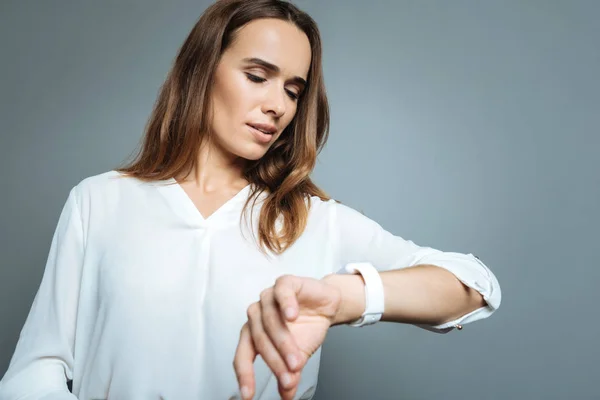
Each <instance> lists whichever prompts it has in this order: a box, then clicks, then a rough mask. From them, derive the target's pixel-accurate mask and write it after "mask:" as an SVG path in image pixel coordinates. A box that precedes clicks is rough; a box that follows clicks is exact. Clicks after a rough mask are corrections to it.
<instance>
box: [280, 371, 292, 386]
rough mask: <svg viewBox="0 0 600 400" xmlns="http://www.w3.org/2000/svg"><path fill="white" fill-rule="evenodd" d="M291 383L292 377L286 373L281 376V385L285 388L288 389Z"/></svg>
mask: <svg viewBox="0 0 600 400" xmlns="http://www.w3.org/2000/svg"><path fill="white" fill-rule="evenodd" d="M290 383H292V377H291V376H290V374H288V373H287V372H284V373H283V374H281V384H282V385H283V386H285V387H288V386H289V385H290Z"/></svg>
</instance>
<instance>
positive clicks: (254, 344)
mask: <svg viewBox="0 0 600 400" xmlns="http://www.w3.org/2000/svg"><path fill="white" fill-rule="evenodd" d="M328 121H329V115H328V105H327V99H326V96H325V90H324V86H323V77H322V65H321V42H320V38H319V33H318V30H317V26H316V25H315V23H314V21H313V20H312V19H311V18H310V17H309V16H308V15H306V14H305V13H303V12H301V11H300V10H298V9H297V8H296V7H295V6H293V5H291V4H289V3H286V2H282V1H277V0H253V1H242V0H223V1H218V2H217V3H216V4H214V5H213V6H211V7H210V8H209V9H207V10H206V12H205V13H204V14H203V16H202V17H201V18H200V19H199V21H198V23H197V24H196V26H195V27H194V28H193V30H192V31H191V33H190V35H189V37H188V38H187V40H186V41H185V43H184V44H183V46H182V48H181V49H180V52H179V54H178V56H177V58H176V60H175V63H174V66H173V68H172V70H171V72H170V74H169V76H168V78H167V80H166V82H165V84H164V86H163V88H162V90H161V92H160V95H159V97H158V100H157V103H156V106H155V108H154V111H153V113H152V115H151V118H150V121H149V123H148V126H147V132H146V136H145V142H144V144H143V147H142V149H141V152H140V154H139V156H138V157H137V158H136V160H135V161H134V162H132V163H131V164H130V165H128V166H126V167H124V168H121V169H119V170H115V171H110V172H107V173H103V174H100V175H97V176H93V177H89V178H87V179H85V180H83V181H82V182H80V183H79V184H78V185H76V186H75V187H74V188H73V189H72V190H71V192H70V194H69V196H68V199H67V201H66V204H65V206H64V208H63V211H62V213H61V216H60V219H59V222H58V226H57V229H56V232H55V235H54V238H53V241H52V245H51V249H50V254H49V257H48V261H47V265H46V268H45V273H44V277H43V279H42V282H41V285H40V288H39V291H38V293H37V295H36V298H35V300H34V302H33V306H32V308H31V311H30V314H29V316H28V318H27V321H26V323H25V326H24V327H23V330H22V332H21V336H20V338H19V341H18V344H17V347H16V350H15V353H14V356H13V358H12V360H11V364H10V367H9V369H8V371H7V372H6V375H5V376H4V378H3V380H2V382H1V383H0V399H2V400H5V399H47V400H48V399H53V400H57V399H65V400H66V399H74V398H80V399H107V398H108V399H127V400H135V399H145V400H146V399H167V400H171V399H207V400H212V399H217V400H218V399H228V398H232V397H233V398H235V397H237V396H238V394H241V395H242V397H243V398H244V399H250V398H255V399H276V398H279V397H281V398H284V399H292V398H294V399H298V398H302V399H309V398H311V397H312V395H313V393H314V391H315V387H316V382H317V375H318V364H319V358H320V345H321V344H322V343H323V341H324V339H325V335H326V333H327V330H328V329H329V328H330V327H331V326H334V325H341V324H352V325H354V326H362V325H365V324H370V323H373V322H376V321H377V320H379V319H381V320H384V321H392V322H400V323H410V324H415V325H418V326H421V327H423V328H426V329H429V330H433V331H436V332H447V331H449V330H452V329H454V328H455V327H458V328H461V324H465V323H468V322H472V321H475V320H478V319H482V318H486V317H488V316H489V315H491V313H492V312H493V311H494V310H495V309H497V308H498V306H499V305H500V288H499V286H498V282H497V281H496V278H495V277H494V275H493V274H492V273H491V272H490V270H489V269H488V268H487V267H486V266H485V265H483V264H482V263H481V262H480V261H479V260H478V259H477V258H476V257H474V256H473V255H471V254H460V253H450V252H442V251H439V250H435V249H432V248H428V247H419V246H417V245H415V244H414V243H413V242H411V241H406V240H404V239H402V238H400V237H397V236H394V235H392V234H390V233H389V232H386V231H385V230H383V229H382V228H381V227H380V226H379V225H378V224H377V223H375V222H374V221H372V220H370V219H368V218H367V217H365V216H363V215H361V214H360V213H358V212H356V211H354V210H352V209H351V208H349V207H346V206H344V205H342V204H340V203H338V202H336V201H333V200H330V199H329V198H328V197H327V196H326V194H325V193H324V192H323V191H322V190H320V189H319V188H318V187H317V186H316V185H315V184H314V183H313V182H312V181H311V179H310V177H309V176H310V173H311V171H312V169H313V167H314V165H315V160H316V156H317V153H318V151H319V150H320V149H321V148H322V146H323V145H324V144H325V141H326V138H327V132H328ZM356 263H360V264H356ZM346 266H348V269H347V270H343V271H341V269H342V268H345V267H346ZM353 267H356V268H358V270H353V269H352V268H353ZM338 272H348V273H338ZM353 272H358V273H353ZM382 314H383V315H382ZM363 317H364V318H363ZM257 356H260V357H257ZM232 362H233V364H232ZM67 380H72V385H73V386H72V393H73V394H71V393H69V391H68V388H67Z"/></svg>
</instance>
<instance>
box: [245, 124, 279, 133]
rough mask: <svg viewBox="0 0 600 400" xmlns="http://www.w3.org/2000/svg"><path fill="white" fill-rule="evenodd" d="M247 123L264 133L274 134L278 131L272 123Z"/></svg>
mask: <svg viewBox="0 0 600 400" xmlns="http://www.w3.org/2000/svg"><path fill="white" fill-rule="evenodd" d="M247 125H248V126H251V127H252V128H254V129H256V130H258V131H261V132H262V133H264V134H266V135H272V134H274V133H276V132H277V128H276V127H275V126H274V125H271V124H262V123H259V122H251V123H248V124H247Z"/></svg>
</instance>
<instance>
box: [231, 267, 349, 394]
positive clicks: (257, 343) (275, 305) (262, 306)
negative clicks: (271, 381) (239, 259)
mask: <svg viewBox="0 0 600 400" xmlns="http://www.w3.org/2000/svg"><path fill="white" fill-rule="evenodd" d="M341 299H342V295H341V290H340V289H338V288H337V287H336V286H334V285H332V284H330V283H327V281H326V280H318V279H313V278H304V277H298V276H293V275H284V276H282V277H280V278H278V279H277V281H276V282H275V285H274V286H273V287H270V288H268V289H265V290H263V291H262V293H261V294H260V301H258V302H256V303H253V304H251V305H250V307H248V321H247V322H246V323H245V324H244V326H243V327H242V330H241V333H240V340H239V343H238V347H237V350H236V353H235V359H234V361H233V366H234V369H235V373H236V375H237V379H238V384H239V386H240V391H241V393H242V397H243V398H244V400H246V399H252V397H253V396H254V393H255V389H256V388H255V381H254V365H253V364H254V360H255V359H256V356H257V355H258V354H260V356H261V357H262V358H263V360H264V361H265V363H266V364H267V365H268V366H269V368H270V369H271V370H272V371H273V373H274V374H275V375H276V376H277V380H278V383H279V385H278V386H279V394H280V395H281V397H282V399H283V400H288V399H293V397H294V395H295V394H296V390H297V387H298V383H299V382H300V374H301V371H302V368H304V366H305V365H306V362H307V361H308V359H309V358H310V357H311V356H312V355H313V354H314V352H315V351H317V349H318V348H319V346H321V344H322V343H323V341H324V340H325V336H326V335H327V330H328V329H329V327H330V326H331V325H332V324H333V322H334V321H335V317H336V315H337V313H338V312H339V310H340V305H341Z"/></svg>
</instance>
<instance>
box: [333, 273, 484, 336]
mask: <svg viewBox="0 0 600 400" xmlns="http://www.w3.org/2000/svg"><path fill="white" fill-rule="evenodd" d="M380 275H381V279H382V281H383V287H384V294H385V313H384V315H383V317H382V320H383V321H390V322H400V323H407V324H427V325H439V324H442V323H444V322H447V321H452V320H454V319H456V318H459V317H461V316H463V315H465V314H468V313H470V312H471V311H474V310H476V309H478V308H481V307H484V306H485V305H486V303H485V300H484V299H483V297H482V296H481V294H480V293H478V292H477V291H476V290H473V289H471V288H468V287H467V286H465V285H463V284H462V282H460V281H459V280H458V279H457V278H456V276H454V274H452V273H451V272H449V271H447V270H445V269H443V268H440V267H437V266H435V265H417V266H414V267H409V268H403V269H398V270H391V271H385V272H381V273H380ZM325 280H326V281H327V282H329V283H331V284H332V285H334V286H336V287H338V288H339V289H340V292H341V294H342V302H341V308H340V311H339V312H338V315H337V316H336V318H335V321H334V325H339V324H345V323H348V322H351V321H354V320H356V319H358V318H360V316H361V315H362V313H363V312H364V310H365V289H364V281H363V280H362V278H361V276H360V275H336V274H333V275H328V276H327V277H325Z"/></svg>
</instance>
